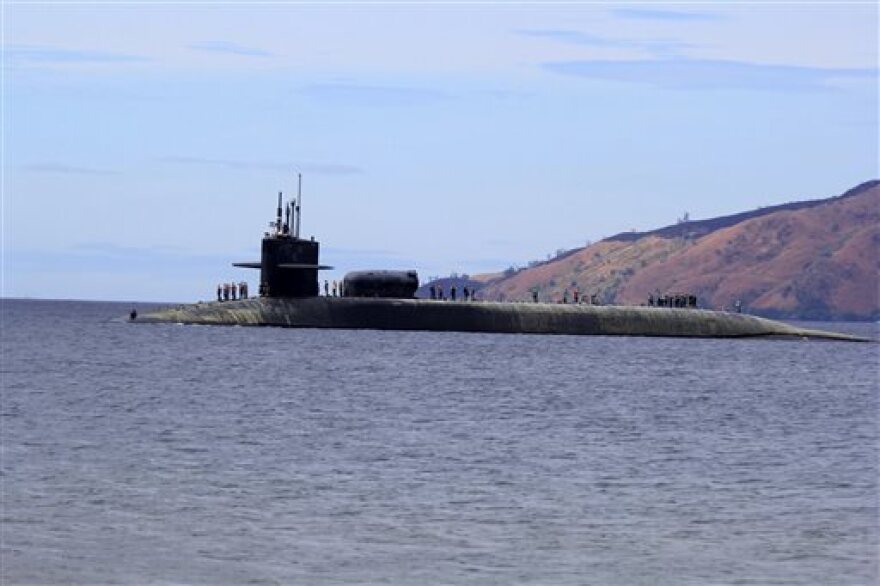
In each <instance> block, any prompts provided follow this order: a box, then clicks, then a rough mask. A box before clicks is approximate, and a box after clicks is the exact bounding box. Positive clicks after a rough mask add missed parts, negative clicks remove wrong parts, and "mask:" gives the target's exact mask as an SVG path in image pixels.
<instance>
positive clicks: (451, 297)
mask: <svg viewBox="0 0 880 586" xmlns="http://www.w3.org/2000/svg"><path fill="white" fill-rule="evenodd" d="M449 298H450V299H451V300H452V301H455V285H452V286H451V287H450V288H449Z"/></svg>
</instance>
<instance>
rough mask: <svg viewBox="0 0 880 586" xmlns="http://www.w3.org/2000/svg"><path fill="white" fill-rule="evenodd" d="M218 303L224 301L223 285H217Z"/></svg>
mask: <svg viewBox="0 0 880 586" xmlns="http://www.w3.org/2000/svg"><path fill="white" fill-rule="evenodd" d="M217 301H223V284H222V283H218V284H217Z"/></svg>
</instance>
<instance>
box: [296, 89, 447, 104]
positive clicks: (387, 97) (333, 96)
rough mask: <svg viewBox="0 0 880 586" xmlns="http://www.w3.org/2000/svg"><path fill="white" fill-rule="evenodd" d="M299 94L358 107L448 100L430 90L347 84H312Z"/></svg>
mask: <svg viewBox="0 0 880 586" xmlns="http://www.w3.org/2000/svg"><path fill="white" fill-rule="evenodd" d="M300 93H302V94H303V95H305V96H307V97H310V98H315V99H318V100H321V101H322V102H325V103H326V102H331V103H334V102H335V103H340V104H354V105H358V106H409V105H418V104H424V103H430V102H437V101H441V100H445V99H448V98H449V95H448V94H445V93H443V92H439V91H436V90H430V89H422V88H409V87H390V86H371V85H358V84H348V83H324V84H313V85H309V86H305V87H303V88H302V89H301V90H300Z"/></svg>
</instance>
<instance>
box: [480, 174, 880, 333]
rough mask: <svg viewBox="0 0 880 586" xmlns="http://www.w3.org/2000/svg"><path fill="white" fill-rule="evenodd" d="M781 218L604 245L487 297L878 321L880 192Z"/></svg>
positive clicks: (863, 192)
mask: <svg viewBox="0 0 880 586" xmlns="http://www.w3.org/2000/svg"><path fill="white" fill-rule="evenodd" d="M777 210H778V211H769V212H764V213H762V214H752V215H750V216H744V217H745V218H746V219H744V220H743V221H739V222H737V223H734V224H733V225H727V226H726V227H722V228H720V229H716V230H713V231H711V232H709V233H706V234H704V235H701V236H699V237H694V236H693V232H691V233H690V234H691V236H690V237H688V236H681V235H679V236H674V237H664V236H662V235H661V234H662V233H663V232H662V229H661V230H659V231H655V232H652V233H648V234H645V235H643V236H641V237H639V238H637V239H635V240H632V241H626V240H621V239H608V240H604V241H602V242H598V243H596V244H593V245H591V246H588V247H586V248H583V249H579V250H577V251H574V252H572V253H570V254H568V255H566V256H564V257H562V258H559V259H556V260H554V261H550V262H547V263H543V264H540V265H538V266H535V267H533V268H529V269H525V270H522V271H520V272H518V273H517V274H515V275H513V276H511V277H509V278H503V279H499V280H496V281H492V282H490V283H489V284H488V285H487V286H486V287H485V288H484V290H483V297H484V298H489V299H494V298H497V297H503V298H505V299H527V298H529V297H530V296H531V293H530V292H531V290H532V289H533V288H537V289H538V290H539V291H540V296H541V297H542V298H543V299H545V300H556V299H559V298H561V296H562V292H563V291H564V290H565V289H566V288H568V289H571V288H572V287H574V286H577V287H578V288H579V289H580V290H581V292H582V293H588V294H598V295H599V296H600V297H601V298H602V299H603V300H604V301H605V302H609V303H622V304H641V303H645V302H646V300H647V298H648V295H649V294H651V293H655V292H658V291H659V292H673V291H681V292H693V293H696V294H697V295H698V297H699V299H700V304H701V305H703V306H708V307H716V308H720V307H722V306H730V305H731V304H732V303H733V302H734V301H735V300H741V301H742V302H743V304H744V306H745V307H746V308H747V309H748V310H749V311H752V312H754V313H760V314H764V315H773V316H777V317H792V318H795V317H797V318H817V319H833V318H851V319H876V318H877V317H878V316H880V302H878V270H880V185H878V184H877V183H876V182H874V183H873V184H866V185H864V186H860V188H857V189H854V190H851V191H850V192H848V193H847V194H845V196H844V197H837V198H831V199H828V200H824V201H820V202H810V205H809V206H807V205H799V204H790V205H788V206H785V207H780V208H777ZM706 222H709V221H704V222H703V225H706ZM724 224H725V223H719V225H724ZM727 224H729V222H727ZM667 233H670V231H667ZM681 233H687V232H685V231H679V234H681ZM575 284H576V285H575Z"/></svg>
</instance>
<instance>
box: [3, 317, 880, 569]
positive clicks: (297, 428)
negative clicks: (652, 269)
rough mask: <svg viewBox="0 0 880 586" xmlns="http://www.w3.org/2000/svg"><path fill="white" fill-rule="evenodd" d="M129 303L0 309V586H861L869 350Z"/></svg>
mask: <svg viewBox="0 0 880 586" xmlns="http://www.w3.org/2000/svg"><path fill="white" fill-rule="evenodd" d="M130 307H131V306H130V305H125V304H112V303H83V302H48V301H17V300H3V302H2V397H0V398H2V405H0V407H2V408H0V449H2V451H0V456H2V458H0V473H2V476H0V482H2V492H0V498H2V525H0V546H2V559H0V581H2V583H3V584H37V583H39V584H44V583H65V584H73V583H79V584H96V583H136V584H165V583H175V584H179V583H210V584H220V583H229V584H276V583H284V584H290V583H293V584H344V583H370V584H382V583H388V584H512V583H517V584H876V583H877V582H878V535H880V529H878V450H877V446H878V442H877V440H878V348H880V346H878V345H876V344H853V343H841V342H815V341H803V340H693V339H685V340H676V339H659V338H615V337H569V336H529V335H521V336H516V335H483V334H458V333H420V332H375V331H342V330H335V331H334V330H327V331H321V330H288V329H275V328H240V327H199V326H176V325H146V324H143V325H137V324H128V323H124V321H121V320H119V319H117V318H119V317H120V316H124V315H126V314H127V313H128V311H129V309H130ZM138 307H140V311H143V310H144V306H138ZM815 325H817V326H818V327H827V328H835V329H839V330H842V331H848V332H853V333H858V334H862V335H869V336H872V337H875V338H876V337H878V334H880V332H878V330H877V325H876V324H815Z"/></svg>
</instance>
